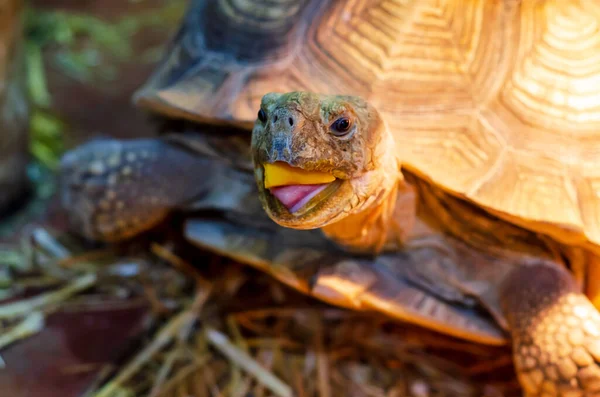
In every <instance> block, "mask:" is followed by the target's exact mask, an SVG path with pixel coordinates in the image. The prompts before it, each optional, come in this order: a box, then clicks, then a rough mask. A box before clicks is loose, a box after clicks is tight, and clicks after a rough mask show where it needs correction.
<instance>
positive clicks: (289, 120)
mask: <svg viewBox="0 0 600 397" xmlns="http://www.w3.org/2000/svg"><path fill="white" fill-rule="evenodd" d="M288 123H290V127H292V126H293V125H294V119H293V118H291V117H290V118H288Z"/></svg>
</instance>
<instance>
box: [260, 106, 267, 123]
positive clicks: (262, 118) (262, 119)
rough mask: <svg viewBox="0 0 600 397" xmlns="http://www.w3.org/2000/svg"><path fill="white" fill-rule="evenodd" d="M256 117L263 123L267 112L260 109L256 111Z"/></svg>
mask: <svg viewBox="0 0 600 397" xmlns="http://www.w3.org/2000/svg"><path fill="white" fill-rule="evenodd" d="M258 119H259V120H260V122H261V123H264V122H265V121H267V113H266V112H265V111H264V110H262V109H260V110H259V111H258Z"/></svg>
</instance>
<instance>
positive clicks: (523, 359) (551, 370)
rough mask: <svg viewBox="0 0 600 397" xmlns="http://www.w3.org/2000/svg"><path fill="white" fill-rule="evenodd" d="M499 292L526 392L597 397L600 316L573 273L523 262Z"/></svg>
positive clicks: (544, 394) (518, 371)
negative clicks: (579, 286)
mask: <svg viewBox="0 0 600 397" xmlns="http://www.w3.org/2000/svg"><path fill="white" fill-rule="evenodd" d="M500 293H501V301H502V309H503V311H504V313H505V315H506V317H507V320H508V323H509V326H510V329H511V333H512V339H513V353H514V358H515V367H516V371H517V374H518V377H519V380H520V382H521V385H522V387H523V388H524V390H525V395H526V396H591V395H594V396H596V395H598V396H600V314H599V313H598V311H597V310H596V308H595V307H594V306H593V305H592V303H591V302H590V301H589V300H588V299H587V297H586V296H585V295H583V293H582V292H581V290H580V289H579V288H578V287H577V285H576V283H575V281H574V279H573V278H572V277H571V275H570V274H569V273H568V272H567V271H566V270H564V269H562V268H558V267H554V266H550V265H545V264H537V265H532V266H522V267H519V268H517V269H516V270H515V271H513V272H512V273H511V274H510V275H509V277H508V278H507V279H506V280H505V281H504V282H503V284H502V286H501V289H500Z"/></svg>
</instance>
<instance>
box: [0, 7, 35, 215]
mask: <svg viewBox="0 0 600 397" xmlns="http://www.w3.org/2000/svg"><path fill="white" fill-rule="evenodd" d="M22 7H23V4H22V2H21V1H20V0H0V213H6V211H7V210H8V208H9V207H11V205H12V204H13V203H15V202H16V200H18V198H19V197H21V196H23V195H24V194H25V193H26V191H27V190H28V186H29V185H28V178H27V174H26V167H27V164H28V162H29V155H28V153H29V152H28V143H29V142H28V124H29V102H28V99H27V95H26V87H25V68H24V67H23V66H24V61H25V57H24V55H25V54H24V51H23V46H22V44H23V43H22V40H23V37H22V24H21V14H22V12H21V11H22Z"/></svg>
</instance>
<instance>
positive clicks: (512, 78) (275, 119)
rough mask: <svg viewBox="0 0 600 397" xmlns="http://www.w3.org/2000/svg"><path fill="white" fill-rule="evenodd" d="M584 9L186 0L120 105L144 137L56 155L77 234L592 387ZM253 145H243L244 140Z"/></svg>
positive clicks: (595, 240)
mask: <svg viewBox="0 0 600 397" xmlns="http://www.w3.org/2000/svg"><path fill="white" fill-rule="evenodd" d="M599 26H600V5H599V4H598V3H597V2H592V1H589V2H579V1H566V0H562V1H550V0H548V1H524V2H519V1H508V0H504V1H501V0H494V1H483V0H482V1H475V0H469V1H467V0H465V1H453V0H445V1H435V2H433V1H420V2H416V1H415V2H406V1H391V0H388V1H383V0H382V1H375V0H372V1H370V0H353V1H347V2H342V1H323V0H315V1H308V0H306V1H304V0H282V1H279V2H264V1H262V0H246V1H239V2H230V1H227V0H219V1H204V0H194V1H192V2H191V5H190V8H189V10H188V12H187V14H186V16H185V18H184V20H183V22H182V25H181V28H180V29H179V31H178V32H177V34H176V35H175V37H174V39H173V40H172V41H171V43H170V46H169V47H168V50H167V53H166V55H165V58H164V59H163V60H162V62H160V63H159V65H158V66H157V68H156V70H155V72H154V73H153V75H152V76H150V78H149V79H148V80H147V82H146V83H145V84H144V85H143V86H142V87H141V88H140V89H139V90H138V92H137V93H136V94H135V96H134V100H135V103H137V104H138V105H139V106H140V107H142V108H143V109H145V110H146V111H149V112H151V113H152V114H154V115H156V116H157V117H160V119H161V135H160V136H159V137H153V138H147V139H136V140H114V139H107V140H96V141H94V142H90V143H87V144H84V145H82V146H80V147H77V148H75V149H73V150H71V151H70V152H69V153H67V154H66V155H65V156H64V158H63V160H62V164H61V195H62V201H63V204H64V206H65V208H67V209H68V210H69V211H68V216H69V217H70V220H71V224H72V225H73V230H75V231H76V232H77V233H79V234H81V235H83V236H85V237H87V238H90V239H93V240H98V241H105V242H115V241H121V240H125V239H128V238H131V237H133V236H136V235H138V234H140V233H142V232H144V231H147V230H150V229H152V228H154V227H156V226H157V225H158V224H159V223H160V222H162V221H164V220H165V219H167V218H168V215H169V214H171V213H173V212H180V213H181V212H183V213H186V214H189V219H188V221H187V223H186V226H185V230H184V233H185V235H186V236H187V238H188V239H189V240H190V241H192V242H194V243H195V244H197V245H199V246H201V247H205V248H208V249H211V250H213V251H215V252H218V253H220V254H223V255H226V256H229V257H232V258H234V259H237V260H239V261H242V262H244V263H248V264H251V265H253V266H256V267H257V268H259V269H262V270H264V271H266V272H269V273H271V274H272V275H273V276H275V277H276V278H277V279H279V280H281V281H282V282H284V283H286V284H288V285H290V286H292V287H294V288H297V289H298V290H301V291H303V292H305V293H307V294H311V295H313V296H315V297H317V298H320V299H322V300H325V301H327V302H330V303H332V304H335V305H340V306H343V307H348V308H352V309H356V310H371V311H373V310H374V311H379V312H382V313H385V314H386V315H389V316H391V317H394V318H396V319H400V320H403V321H407V322H412V323H416V324H419V325H422V326H424V327H429V328H432V329H434V330H437V331H440V332H444V333H447V334H450V335H452V336H456V337H459V338H464V339H468V340H471V341H474V342H478V343H485V344H492V345H500V344H507V343H510V344H511V345H512V350H513V355H514V361H515V368H516V372H517V375H518V378H519V381H520V384H521V385H522V387H523V392H524V395H527V396H537V395H595V394H599V395H600V314H599V312H598V310H597V308H596V307H595V306H594V303H595V304H596V305H599V304H600V298H599V297H598V274H599V273H598V255H599V253H600V247H599V243H600V222H599V221H598V217H599V213H600V212H599V211H600V198H599V197H600V194H599V193H600V179H599V176H600V174H599V172H598V171H597V169H600V164H598V160H597V158H596V156H595V155H596V153H598V148H599V147H600V146H599V145H600V134H599V133H598V131H600V106H599V105H598V104H599V102H598V98H599V93H600V90H599V89H598V87H599V85H598V81H600V66H598V65H599V63H598V62H597V60H598V59H599V57H600V32H599V29H600V28H599ZM251 131H252V132H251Z"/></svg>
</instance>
